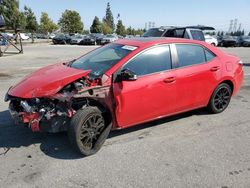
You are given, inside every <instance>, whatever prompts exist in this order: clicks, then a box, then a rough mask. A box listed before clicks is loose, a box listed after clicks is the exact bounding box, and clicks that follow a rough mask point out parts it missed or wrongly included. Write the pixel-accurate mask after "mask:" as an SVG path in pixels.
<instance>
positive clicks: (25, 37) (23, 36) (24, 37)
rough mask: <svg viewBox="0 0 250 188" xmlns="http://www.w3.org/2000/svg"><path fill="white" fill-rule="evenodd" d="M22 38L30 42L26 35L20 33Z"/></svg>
mask: <svg viewBox="0 0 250 188" xmlns="http://www.w3.org/2000/svg"><path fill="white" fill-rule="evenodd" d="M20 37H21V39H22V40H28V39H29V38H30V37H29V36H28V35H26V34H25V33H20Z"/></svg>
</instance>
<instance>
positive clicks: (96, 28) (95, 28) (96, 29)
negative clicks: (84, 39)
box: [90, 16, 102, 33]
mask: <svg viewBox="0 0 250 188" xmlns="http://www.w3.org/2000/svg"><path fill="white" fill-rule="evenodd" d="M90 32H91V33H102V23H101V22H100V20H99V18H98V17H97V16H95V18H94V20H93V23H92V25H91V27H90Z"/></svg>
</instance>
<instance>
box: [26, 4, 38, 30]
mask: <svg viewBox="0 0 250 188" xmlns="http://www.w3.org/2000/svg"><path fill="white" fill-rule="evenodd" d="M23 14H24V16H25V21H26V25H25V29H26V31H28V32H35V31H36V30H37V28H38V23H37V21H36V16H35V14H34V12H33V11H32V10H31V8H29V7H27V6H25V7H24V13H23Z"/></svg>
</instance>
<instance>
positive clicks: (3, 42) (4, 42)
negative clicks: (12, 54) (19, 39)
mask: <svg viewBox="0 0 250 188" xmlns="http://www.w3.org/2000/svg"><path fill="white" fill-rule="evenodd" d="M7 44H8V41H7V40H6V39H5V38H3V37H2V36H1V35H0V46H4V45H7Z"/></svg>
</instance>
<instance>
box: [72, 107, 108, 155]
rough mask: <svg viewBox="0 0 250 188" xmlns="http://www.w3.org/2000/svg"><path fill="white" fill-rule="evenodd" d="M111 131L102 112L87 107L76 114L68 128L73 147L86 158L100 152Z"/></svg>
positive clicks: (95, 108)
mask: <svg viewBox="0 0 250 188" xmlns="http://www.w3.org/2000/svg"><path fill="white" fill-rule="evenodd" d="M110 130H111V124H110V125H107V126H106V125H105V120H104V118H103V116H102V113H101V111H100V110H99V109H98V108H97V107H85V108H83V109H80V110H78V111H77V112H76V114H75V115H74V116H73V118H72V120H71V123H70V125H69V128H68V136H69V140H70V142H71V144H72V145H73V147H74V148H75V149H76V150H77V151H78V152H80V153H81V154H83V155H85V156H89V155H93V154H95V153H96V152H98V151H99V150H100V148H101V147H102V145H103V143H104V142H105V140H106V138H107V137H108V135H109V132H110Z"/></svg>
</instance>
